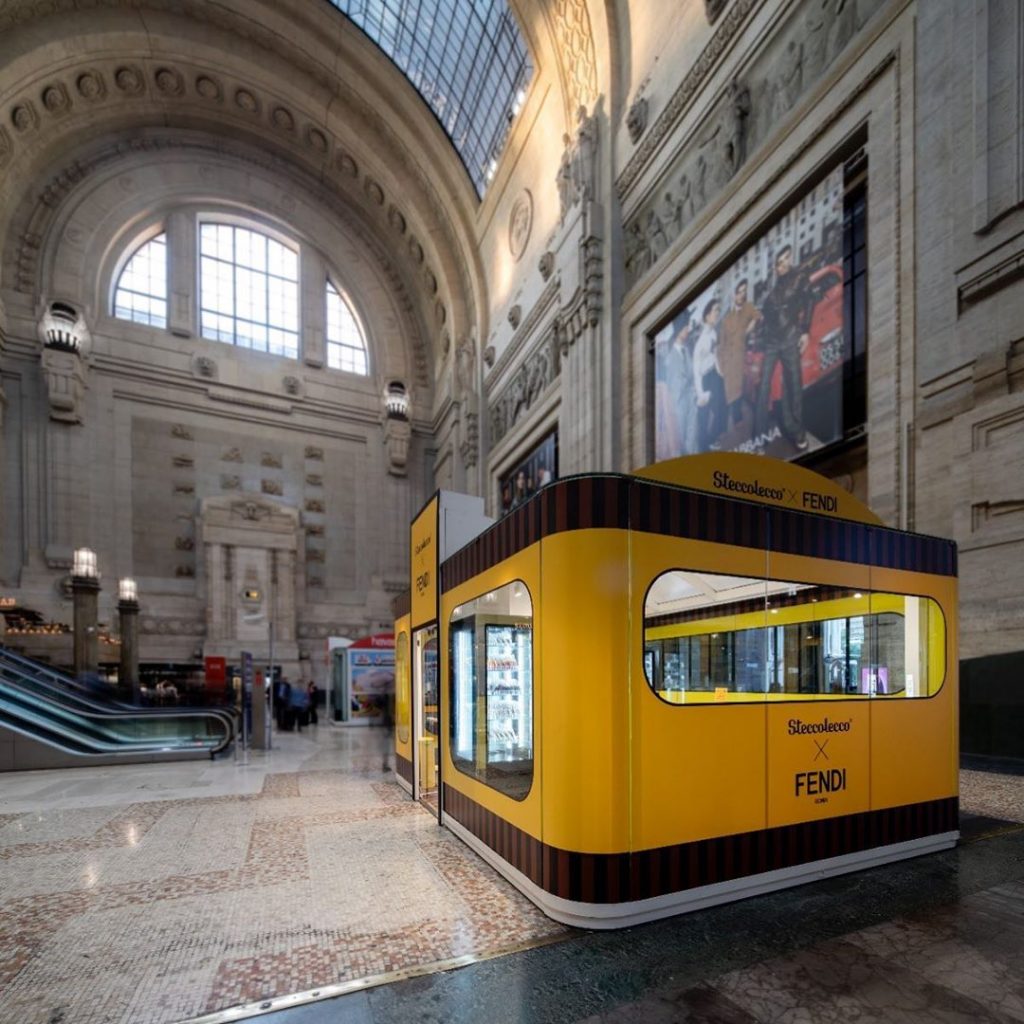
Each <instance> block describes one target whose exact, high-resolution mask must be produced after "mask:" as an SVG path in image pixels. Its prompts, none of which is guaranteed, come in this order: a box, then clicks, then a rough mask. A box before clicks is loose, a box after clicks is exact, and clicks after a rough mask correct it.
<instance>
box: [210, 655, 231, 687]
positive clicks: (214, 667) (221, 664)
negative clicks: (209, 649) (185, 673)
mask: <svg viewBox="0 0 1024 1024" xmlns="http://www.w3.org/2000/svg"><path fill="white" fill-rule="evenodd" d="M204 663H205V667H206V685H207V686H223V685H224V684H225V683H226V682H227V681H228V659H227V658H205V659H204Z"/></svg>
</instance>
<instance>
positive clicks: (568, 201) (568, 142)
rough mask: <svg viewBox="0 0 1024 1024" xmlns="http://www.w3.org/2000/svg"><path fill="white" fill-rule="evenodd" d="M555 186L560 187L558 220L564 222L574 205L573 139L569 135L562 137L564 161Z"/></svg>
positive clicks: (560, 165)
mask: <svg viewBox="0 0 1024 1024" xmlns="http://www.w3.org/2000/svg"><path fill="white" fill-rule="evenodd" d="M555 184H557V186H558V219H559V221H564V220H565V215H566V214H567V213H568V212H569V208H570V207H571V206H572V203H573V194H572V193H573V185H572V139H570V138H569V136H568V135H563V136H562V160H561V163H559V165H558V174H557V175H556V176H555Z"/></svg>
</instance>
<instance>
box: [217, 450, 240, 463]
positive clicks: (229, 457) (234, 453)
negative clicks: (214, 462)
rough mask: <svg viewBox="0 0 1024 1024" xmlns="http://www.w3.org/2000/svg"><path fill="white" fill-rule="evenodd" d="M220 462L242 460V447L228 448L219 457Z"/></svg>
mask: <svg viewBox="0 0 1024 1024" xmlns="http://www.w3.org/2000/svg"><path fill="white" fill-rule="evenodd" d="M220 460H221V462H241V461H242V449H241V448H229V449H228V450H227V451H226V452H225V453H224V454H223V455H222V456H221V457H220Z"/></svg>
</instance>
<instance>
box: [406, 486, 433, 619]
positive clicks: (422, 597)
mask: <svg viewBox="0 0 1024 1024" xmlns="http://www.w3.org/2000/svg"><path fill="white" fill-rule="evenodd" d="M438 500H439V499H438V497H437V495H435V496H434V497H433V498H431V499H430V501H429V502H427V504H426V506H425V507H424V509H423V511H422V512H420V514H419V515H418V516H417V517H416V518H415V519H414V520H413V523H412V530H411V536H410V538H409V546H410V552H411V556H412V557H411V571H410V580H409V585H410V587H411V588H412V623H411V625H412V628H413V629H415V628H417V627H418V626H422V625H423V624H424V623H426V622H432V621H433V620H434V619H436V618H437V570H438V561H437V542H438Z"/></svg>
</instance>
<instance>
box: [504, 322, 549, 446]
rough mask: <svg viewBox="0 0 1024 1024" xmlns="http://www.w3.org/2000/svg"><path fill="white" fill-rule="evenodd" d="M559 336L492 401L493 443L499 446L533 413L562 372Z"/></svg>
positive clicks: (529, 360) (533, 356)
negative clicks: (528, 414) (540, 398)
mask: <svg viewBox="0 0 1024 1024" xmlns="http://www.w3.org/2000/svg"><path fill="white" fill-rule="evenodd" d="M554 340H555V334H554V332H551V334H550V335H549V337H547V338H545V340H544V341H543V342H542V343H541V344H540V346H538V348H537V349H536V350H535V351H534V352H533V353H531V354H530V355H529V356H527V358H526V359H525V360H523V363H522V365H521V366H520V367H519V369H518V370H517V371H516V372H515V375H514V376H513V377H512V379H511V380H510V381H509V383H508V384H507V385H506V386H505V387H504V389H503V390H502V391H501V392H500V393H499V394H498V395H496V396H495V397H492V398H491V400H490V417H491V419H490V428H491V443H492V444H497V442H498V441H500V440H501V439H502V438H503V437H504V436H505V435H506V434H507V433H508V432H509V431H510V430H511V429H512V428H513V427H514V426H515V425H516V423H518V422H519V420H521V419H522V418H523V416H525V415H526V413H527V412H529V410H530V407H531V406H532V405H533V403H534V402H536V400H537V399H538V398H539V397H540V396H541V395H542V394H543V393H544V391H545V390H546V388H547V386H548V385H549V384H550V383H551V382H552V381H553V380H554V379H555V378H556V377H557V376H558V374H559V372H560V370H561V360H560V358H559V350H558V346H557V345H556V344H555V343H554Z"/></svg>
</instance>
